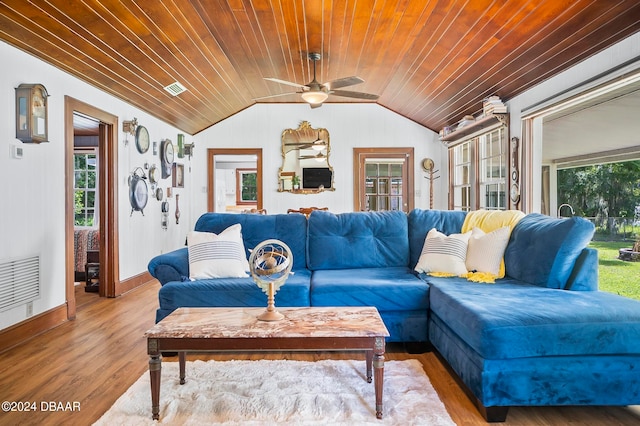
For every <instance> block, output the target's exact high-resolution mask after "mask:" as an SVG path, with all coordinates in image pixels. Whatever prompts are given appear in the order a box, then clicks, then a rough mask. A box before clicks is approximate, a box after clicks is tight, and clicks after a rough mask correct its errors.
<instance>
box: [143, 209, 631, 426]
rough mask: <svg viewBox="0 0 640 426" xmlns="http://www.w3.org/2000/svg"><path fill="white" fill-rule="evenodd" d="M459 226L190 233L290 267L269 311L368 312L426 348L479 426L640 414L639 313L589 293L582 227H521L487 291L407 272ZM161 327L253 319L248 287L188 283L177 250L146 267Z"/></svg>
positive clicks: (243, 282)
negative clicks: (429, 245)
mask: <svg viewBox="0 0 640 426" xmlns="http://www.w3.org/2000/svg"><path fill="white" fill-rule="evenodd" d="M466 215H467V213H465V212H460V211H438V210H419V209H416V210H413V211H411V212H410V213H409V214H405V213H402V212H397V211H387V212H366V213H365V212H357V213H342V214H332V213H330V212H326V211H314V212H313V213H312V214H311V215H310V217H309V218H308V219H307V218H305V217H304V216H303V215H301V214H288V215H249V214H216V213H207V214H204V215H203V216H202V217H200V219H199V220H198V221H197V223H196V225H195V230H196V231H201V232H202V231H205V232H214V233H216V234H219V233H220V232H222V231H223V230H224V229H226V228H227V227H229V226H231V225H233V224H236V223H239V224H241V226H242V237H243V241H244V245H245V248H246V249H247V257H248V255H249V253H248V250H249V249H251V248H253V247H254V246H255V245H257V244H258V243H259V242H261V241H263V240H265V239H268V238H277V239H280V240H282V241H284V242H285V243H286V244H287V245H289V247H290V248H291V249H292V251H293V254H294V266H293V271H294V272H295V273H294V274H293V275H291V276H290V277H289V279H288V280H287V282H286V284H285V285H284V286H283V287H282V288H281V289H280V290H279V291H278V293H277V295H276V305H277V306H375V307H376V308H377V309H378V311H379V312H380V315H381V317H382V319H383V321H384V322H385V324H386V326H387V328H388V329H389V332H390V334H391V337H390V338H389V339H388V341H397V342H430V343H431V344H432V345H433V347H434V348H435V349H436V350H437V351H438V352H439V353H440V354H441V355H442V357H443V358H444V359H445V360H446V361H447V363H448V364H449V365H450V367H451V368H452V370H453V371H455V373H456V374H457V376H458V378H459V380H460V382H462V383H463V385H464V386H465V388H466V390H467V391H468V393H469V394H470V396H471V397H472V399H473V400H474V403H475V404H476V406H477V407H478V409H479V410H480V412H481V413H482V414H483V415H484V417H485V418H486V419H487V420H488V421H504V419H505V418H506V415H507V410H508V407H509V406H528V405H530V406H540V405H632V404H640V302H639V301H635V300H631V299H627V298H624V297H620V296H616V295H613V294H609V293H604V292H600V291H598V288H597V286H598V274H597V266H598V258H597V252H596V251H595V250H593V249H590V248H587V244H588V242H589V241H590V240H591V238H592V236H593V232H594V228H593V225H592V224H591V223H589V222H588V221H586V220H584V219H581V218H571V219H554V218H550V217H547V216H543V215H540V214H529V215H527V216H525V217H524V218H522V219H521V220H520V221H519V222H518V223H517V224H516V225H515V226H514V227H513V230H512V232H511V235H510V238H509V242H508V245H507V248H506V251H505V253H504V266H505V271H506V276H505V277H504V278H502V279H498V280H496V282H495V283H494V284H485V283H475V282H470V281H468V280H467V279H466V278H462V277H447V278H444V277H438V276H431V275H426V274H418V273H416V272H414V267H415V265H416V264H417V262H418V259H419V257H420V254H421V251H422V248H423V245H424V241H425V237H426V234H427V232H428V231H429V230H430V229H432V228H436V229H437V230H438V231H440V232H442V233H444V234H446V235H450V234H455V233H460V231H461V229H462V227H463V224H464V222H465V218H466ZM149 272H150V273H151V274H152V275H153V276H154V277H156V278H157V279H158V280H159V281H160V283H161V285H162V286H161V288H160V291H159V302H160V307H159V309H158V311H157V315H156V321H160V320H161V319H162V318H164V317H165V316H166V315H168V314H169V313H170V312H172V311H173V310H175V309H176V308H178V307H182V306H187V307H199V306H202V307H213V306H265V304H266V298H265V295H264V293H262V291H261V290H260V289H259V288H258V287H257V286H256V285H255V284H254V282H253V281H252V280H251V278H249V277H247V278H216V279H200V280H196V281H190V280H189V279H188V276H189V261H188V254H187V248H182V249H179V250H177V251H174V252H171V253H166V254H163V255H160V256H157V257H156V258H154V259H152V260H151V262H150V263H149Z"/></svg>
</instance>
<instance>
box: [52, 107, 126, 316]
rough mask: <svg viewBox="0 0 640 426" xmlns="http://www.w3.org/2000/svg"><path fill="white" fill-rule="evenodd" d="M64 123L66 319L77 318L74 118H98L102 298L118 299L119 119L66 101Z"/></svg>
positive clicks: (96, 109) (119, 291) (98, 110)
mask: <svg viewBox="0 0 640 426" xmlns="http://www.w3.org/2000/svg"><path fill="white" fill-rule="evenodd" d="M64 108H65V112H64V120H65V259H66V267H65V271H66V286H65V290H66V300H67V318H68V319H74V318H75V316H76V297H75V288H74V282H75V278H74V275H75V274H74V258H75V256H74V244H73V240H74V225H73V223H74V191H73V182H74V171H73V170H74V169H73V153H74V130H73V114H74V112H78V113H80V114H83V115H86V116H89V117H92V118H95V119H96V120H98V121H99V122H100V126H99V128H100V134H99V150H98V158H99V161H100V163H99V170H98V174H99V178H98V179H99V182H100V187H99V191H98V192H99V194H98V196H99V204H100V292H99V294H100V296H106V297H115V296H116V295H118V294H120V293H122V291H121V290H120V289H119V287H120V282H119V276H120V271H119V264H118V261H117V259H118V258H119V245H118V136H117V132H116V129H117V128H118V117H117V116H115V115H113V114H110V113H108V112H105V111H103V110H101V109H98V108H96V107H94V106H91V105H89V104H86V103H84V102H82V101H79V100H77V99H74V98H72V97H70V96H65V98H64Z"/></svg>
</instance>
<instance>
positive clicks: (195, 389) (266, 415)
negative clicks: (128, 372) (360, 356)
mask: <svg viewBox="0 0 640 426" xmlns="http://www.w3.org/2000/svg"><path fill="white" fill-rule="evenodd" d="M384 367H385V368H384V392H383V404H384V418H383V419H382V420H377V419H376V417H375V391H374V385H373V382H372V383H367V381H366V377H365V376H366V367H365V362H364V360H361V361H356V360H342V361H335V360H325V361H317V362H307V361H287V360H282V361H272V360H259V361H208V362H204V361H194V362H187V367H186V383H185V384H184V385H180V384H179V373H178V363H177V362H165V363H162V384H161V389H160V423H161V424H170V425H205V424H207V425H208V424H227V425H354V424H358V425H363V424H370V425H396V424H397V425H455V423H454V422H453V421H452V420H451V418H450V417H449V414H448V413H447V410H446V409H445V407H444V405H443V404H442V402H441V401H440V399H439V398H438V395H437V394H436V392H435V390H434V389H433V387H432V386H431V383H430V382H429V379H428V378H427V376H426V374H425V373H424V370H423V368H422V365H421V364H420V362H419V361H417V360H408V361H387V362H385V366H384ZM95 424H96V425H109V426H112V425H127V426H128V425H147V424H151V425H152V424H156V422H154V421H152V420H151V389H150V384H149V373H145V374H143V375H142V377H140V378H139V379H138V381H137V382H136V383H134V384H133V385H132V386H131V387H130V388H129V390H127V391H126V392H125V393H124V395H122V396H121V397H120V398H119V399H118V400H117V401H116V403H115V404H114V405H113V407H111V408H110V409H109V411H107V412H106V413H105V414H104V416H102V418H101V419H100V420H98V422H96V423H95Z"/></svg>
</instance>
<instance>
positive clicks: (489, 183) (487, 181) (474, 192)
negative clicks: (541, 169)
mask: <svg viewBox="0 0 640 426" xmlns="http://www.w3.org/2000/svg"><path fill="white" fill-rule="evenodd" d="M495 134H497V138H496V139H492V135H495ZM508 139H509V138H508V127H507V126H505V125H501V124H499V125H496V126H492V127H489V128H486V129H484V130H483V131H482V132H480V133H474V134H472V135H469V136H468V137H465V138H461V139H460V140H458V141H456V142H455V143H452V144H451V145H449V194H450V195H449V209H451V210H462V211H470V210H478V209H487V210H507V209H509V208H511V204H512V203H511V200H510V199H509V193H508V192H509V184H510V178H509V170H510V167H511V164H510V161H511V160H512V159H511V158H510V155H509V141H508ZM494 140H495V141H497V144H498V148H499V149H498V151H499V153H498V154H496V153H495V152H493V147H492V145H491V143H492V141H494ZM465 147H468V151H469V152H468V161H463V160H461V157H462V155H461V151H462V150H463V149H464V148H465ZM487 147H490V149H489V151H490V152H489V153H487V151H488V150H487ZM496 161H497V168H498V170H499V173H498V176H497V177H496V176H493V173H492V174H491V176H489V177H488V178H487V176H486V171H487V169H491V168H494V169H495V167H496ZM464 165H467V166H468V173H469V181H468V182H467V183H465V182H460V180H459V175H460V174H459V170H460V168H461V167H463V166H464ZM496 185H497V187H498V189H497V190H491V191H488V190H487V188H489V187H495V186H496ZM462 188H464V189H465V190H466V191H468V195H467V200H466V201H467V203H466V204H463V202H462V199H463V197H462V195H461V194H459V193H460V192H461V191H462ZM487 194H497V196H496V197H495V198H496V199H497V200H498V202H497V205H493V204H491V203H488V202H487Z"/></svg>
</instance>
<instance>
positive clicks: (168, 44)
mask: <svg viewBox="0 0 640 426" xmlns="http://www.w3.org/2000/svg"><path fill="white" fill-rule="evenodd" d="M0 14H1V16H0V39H2V40H4V41H6V42H7V43H9V44H11V45H13V46H16V47H18V48H20V49H22V50H24V51H26V52H29V53H31V54H33V55H35V56H37V57H39V58H41V59H43V60H44V61H46V62H48V63H51V64H53V65H54V66H56V67H58V68H61V69H63V70H65V71H67V72H69V73H71V74H73V75H75V76H77V77H78V78H80V79H81V80H84V81H86V82H88V83H90V84H92V85H94V86H96V87H98V88H100V89H102V90H104V91H106V92H108V93H111V94H113V95H115V96H117V97H119V98H121V99H124V100H126V101H127V102H130V103H131V104H133V105H135V106H137V107H139V108H141V109H143V110H145V111H148V112H149V113H151V114H152V115H154V116H156V117H158V118H160V119H162V120H165V121H167V122H168V123H171V124H173V125H175V126H176V127H178V128H180V129H182V130H183V131H185V132H187V133H190V134H195V133H197V132H199V131H201V130H203V129H206V128H207V127H209V126H211V125H213V124H215V123H217V122H219V121H221V120H224V119H225V118H227V117H229V116H231V115H233V114H235V113H237V112H239V111H241V110H243V109H245V108H247V107H249V106H251V105H253V104H254V103H255V102H256V101H254V99H255V98H258V97H264V96H269V95H278V94H282V93H288V92H295V91H296V89H295V88H293V87H291V86H287V85H282V84H278V83H274V82H271V81H265V80H264V77H273V78H278V79H282V80H288V81H293V82H296V83H299V84H306V83H309V82H310V81H311V79H312V77H313V67H312V64H311V63H310V62H309V61H308V59H307V54H308V53H309V52H319V53H321V54H322V60H321V62H319V63H318V69H317V72H318V80H319V81H320V82H325V81H329V80H333V79H336V78H340V77H347V76H352V75H357V76H360V77H362V78H363V79H364V80H365V82H364V83H362V84H359V85H357V86H350V87H348V88H345V90H353V91H362V92H367V93H373V94H378V95H380V97H379V99H378V101H377V102H378V103H379V104H380V105H382V106H384V107H386V108H388V109H390V110H393V111H396V112H398V113H399V114H402V115H403V116H406V117H408V118H409V119H411V120H413V121H415V122H418V123H420V124H422V125H424V126H426V127H428V128H430V129H432V130H435V131H438V130H439V129H441V128H442V127H443V126H445V125H449V124H454V123H455V122H457V121H458V120H460V119H461V118H462V116H464V115H465V114H473V113H477V112H478V111H480V109H481V103H482V99H483V98H485V97H486V96H489V95H493V94H497V95H498V96H500V97H501V98H502V99H503V100H508V99H509V98H512V97H513V96H515V95H517V94H519V93H521V92H523V91H524V90H526V89H528V88H530V87H532V86H533V85H535V84H537V83H539V82H541V81H543V80H545V79H547V78H549V77H551V76H553V75H554V74H556V73H558V72H560V71H562V70H564V69H566V68H567V67H569V66H571V65H574V64H576V63H577V62H579V61H582V60H584V59H586V58H588V57H589V56H591V55H593V54H595V53H597V52H598V51H601V50H603V49H604V48H606V47H608V46H610V45H612V44H614V43H616V42H617V41H620V40H622V39H623V38H625V37H627V36H629V35H631V34H634V33H636V32H637V31H639V30H640V2H638V1H635V0H634V1H631V0H629V1H615V0H606V1H602V0H573V1H569V0H565V1H561V0H537V1H534V0H509V1H498V0H494V1H490V0H467V1H464V0H431V1H426V0H425V1H409V0H386V1H385V0H377V1H375V0H343V1H338V0H334V1H331V0H295V1H288V0H227V1H223V0H154V1H151V0H148V1H140V0H118V1H116V0H84V1H75V0H74V1H69V0H46V1H43V0H32V1H28V0H3V1H2V2H0ZM4 65H5V66H7V64H4ZM175 81H178V82H180V83H181V84H183V85H184V86H185V87H186V88H187V89H188V90H187V91H186V92H184V93H182V94H180V95H178V96H175V97H173V96H171V95H170V94H169V93H167V92H166V91H165V90H163V87H164V86H167V85H169V84H171V83H173V82H175ZM52 95H53V96H56V95H62V94H56V93H52ZM353 101H356V102H357V100H353V99H349V98H343V97H336V96H330V97H329V99H328V100H327V102H326V103H329V104H330V103H332V102H353ZM260 102H303V101H302V99H301V98H300V95H299V94H292V95H288V96H279V97H274V98H269V99H266V100H261V101H260ZM330 107H331V106H330V105H325V106H324V108H330Z"/></svg>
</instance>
